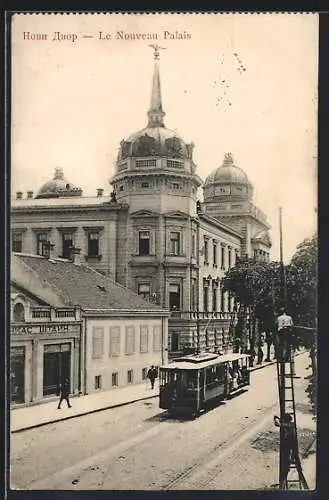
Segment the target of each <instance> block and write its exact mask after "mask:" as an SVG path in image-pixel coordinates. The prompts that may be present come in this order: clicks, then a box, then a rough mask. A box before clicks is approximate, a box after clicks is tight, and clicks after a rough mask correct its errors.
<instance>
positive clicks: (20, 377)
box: [10, 347, 25, 403]
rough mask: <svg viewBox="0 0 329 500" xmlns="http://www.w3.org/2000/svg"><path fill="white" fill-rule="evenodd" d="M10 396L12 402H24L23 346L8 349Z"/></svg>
mask: <svg viewBox="0 0 329 500" xmlns="http://www.w3.org/2000/svg"><path fill="white" fill-rule="evenodd" d="M10 398H11V401H12V402H13V403H24V402H25V347H12V348H11V349H10Z"/></svg>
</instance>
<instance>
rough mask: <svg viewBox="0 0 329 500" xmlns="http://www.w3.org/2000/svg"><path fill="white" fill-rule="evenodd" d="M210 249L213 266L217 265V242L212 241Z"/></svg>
mask: <svg viewBox="0 0 329 500" xmlns="http://www.w3.org/2000/svg"><path fill="white" fill-rule="evenodd" d="M212 249H213V262H214V266H217V243H213V246H212Z"/></svg>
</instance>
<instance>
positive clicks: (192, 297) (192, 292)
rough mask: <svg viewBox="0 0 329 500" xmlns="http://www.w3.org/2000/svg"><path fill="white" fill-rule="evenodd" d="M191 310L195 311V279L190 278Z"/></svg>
mask: <svg viewBox="0 0 329 500" xmlns="http://www.w3.org/2000/svg"><path fill="white" fill-rule="evenodd" d="M191 310H192V311H195V310H196V279H195V278H192V281H191Z"/></svg>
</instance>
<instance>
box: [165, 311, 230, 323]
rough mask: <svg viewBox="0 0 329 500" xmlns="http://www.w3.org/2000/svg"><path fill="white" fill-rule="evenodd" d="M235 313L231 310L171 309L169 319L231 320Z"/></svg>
mask: <svg viewBox="0 0 329 500" xmlns="http://www.w3.org/2000/svg"><path fill="white" fill-rule="evenodd" d="M234 315H235V313H233V312H229V311H210V312H206V311H170V317H169V319H182V320H194V321H196V320H202V319H203V320H210V319H218V320H226V321H227V320H231V318H232V317H233V316H234Z"/></svg>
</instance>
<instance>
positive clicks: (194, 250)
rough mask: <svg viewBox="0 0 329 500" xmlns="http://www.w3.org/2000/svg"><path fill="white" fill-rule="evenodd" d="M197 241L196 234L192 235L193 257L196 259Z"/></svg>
mask: <svg viewBox="0 0 329 500" xmlns="http://www.w3.org/2000/svg"><path fill="white" fill-rule="evenodd" d="M195 243H196V240H195V234H192V257H196V244H195Z"/></svg>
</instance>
